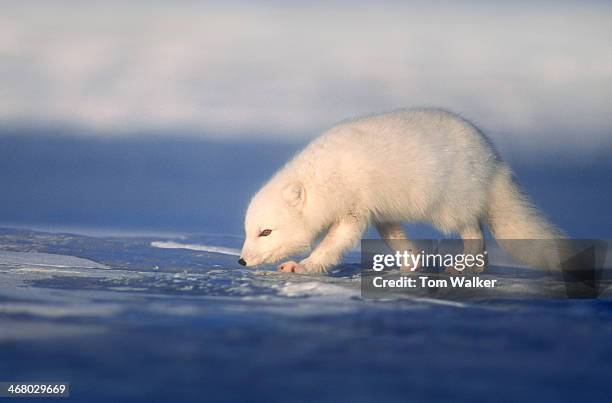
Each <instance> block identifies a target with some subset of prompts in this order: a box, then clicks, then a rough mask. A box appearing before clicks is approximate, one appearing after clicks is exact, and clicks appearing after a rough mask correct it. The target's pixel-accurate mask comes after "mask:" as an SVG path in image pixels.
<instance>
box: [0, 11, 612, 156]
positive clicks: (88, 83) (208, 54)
mask: <svg viewBox="0 0 612 403" xmlns="http://www.w3.org/2000/svg"><path fill="white" fill-rule="evenodd" d="M0 4H1V12H0V60H1V63H0V101H1V102H0V120H1V121H2V122H3V125H4V126H5V127H6V126H7V125H9V126H20V127H22V126H24V125H25V126H28V125H39V126H40V125H42V126H45V125H49V124H53V125H60V126H61V125H66V126H70V127H73V128H77V129H82V130H77V133H82V134H87V135H91V134H96V135H115V136H116V135H122V134H131V133H134V132H139V133H151V132H158V133H164V134H166V135H177V134H181V135H184V134H188V135H201V136H208V137H220V138H227V137H244V136H249V137H270V138H278V139H280V138H282V139H285V140H286V139H289V140H292V139H296V138H298V139H299V138H307V137H312V136H314V135H316V134H317V133H318V132H319V131H321V130H323V129H325V128H326V127H329V126H330V125H332V124H334V123H335V122H337V121H339V120H342V119H344V118H346V117H350V116H353V115H357V114H363V113H370V112H374V111H381V110H386V109H393V108H397V107H400V106H423V105H425V106H427V105H435V106H443V107H446V108H449V109H451V110H454V111H457V112H460V113H462V114H464V115H465V116H466V117H468V118H471V119H473V120H475V121H476V122H477V123H478V124H480V126H482V127H483V128H484V129H485V130H486V131H488V132H489V133H491V135H492V136H493V137H494V138H495V137H497V138H502V140H501V141H504V139H503V137H504V136H512V137H511V139H510V140H505V141H511V142H512V143H515V144H517V145H518V146H525V148H527V149H529V148H530V147H533V146H534V144H535V145H537V146H542V145H545V146H546V147H549V146H550V147H556V148H559V149H564V150H573V149H575V148H576V147H579V148H580V149H583V150H586V151H588V150H601V149H602V147H604V148H606V147H609V145H610V143H612V136H611V133H612V123H611V122H610V111H612V4H611V3H610V2H605V1H601V2H588V1H576V2H539V1H536V2H499V1H493V2H487V1H465V2H450V1H449V2H441V1H433V2H413V3H409V2H348V1H347V2H314V3H312V2H308V3H306V2H280V1H279V2H274V1H268V2H258V3H257V4H255V3H254V2H247V1H229V2H227V1H226V2H212V3H211V2H195V1H194V2H191V1H189V2H186V1H183V2H161V1H131V2H124V1H105V2H96V3H94V2H87V1H53V2H49V1H27V2H25V1H2V2H1V3H0ZM585 140H586V141H585Z"/></svg>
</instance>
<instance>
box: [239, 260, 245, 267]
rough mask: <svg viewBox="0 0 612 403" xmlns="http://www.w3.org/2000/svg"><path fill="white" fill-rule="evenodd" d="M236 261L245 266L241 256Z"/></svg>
mask: <svg viewBox="0 0 612 403" xmlns="http://www.w3.org/2000/svg"><path fill="white" fill-rule="evenodd" d="M238 263H240V264H241V265H243V266H246V262H245V261H244V259H243V258H240V259H238Z"/></svg>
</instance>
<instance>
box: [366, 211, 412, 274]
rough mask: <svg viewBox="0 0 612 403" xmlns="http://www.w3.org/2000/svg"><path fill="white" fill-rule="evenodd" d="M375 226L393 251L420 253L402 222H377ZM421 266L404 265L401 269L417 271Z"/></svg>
mask: <svg viewBox="0 0 612 403" xmlns="http://www.w3.org/2000/svg"><path fill="white" fill-rule="evenodd" d="M375 227H376V230H377V231H378V234H379V235H380V237H381V239H382V240H383V241H384V242H385V244H386V245H387V246H388V247H389V249H391V250H392V251H394V252H395V251H400V252H402V251H409V252H411V253H414V254H417V253H418V250H417V248H416V246H415V245H414V243H412V242H411V241H410V240H409V239H408V236H406V232H404V229H403V228H402V224H401V223H400V222H383V223H376V224H375ZM419 266H420V265H419ZM419 266H417V267H411V266H402V267H400V270H401V271H415V270H418V269H420V267H419Z"/></svg>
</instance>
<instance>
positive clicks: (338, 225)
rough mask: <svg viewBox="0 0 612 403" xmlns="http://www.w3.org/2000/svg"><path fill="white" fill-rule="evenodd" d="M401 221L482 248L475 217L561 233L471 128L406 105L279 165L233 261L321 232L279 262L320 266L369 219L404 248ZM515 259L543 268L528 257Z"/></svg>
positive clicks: (256, 257)
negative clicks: (302, 256)
mask: <svg viewBox="0 0 612 403" xmlns="http://www.w3.org/2000/svg"><path fill="white" fill-rule="evenodd" d="M402 221H420V222H426V223H430V224H431V225H433V226H434V227H435V228H437V229H439V230H440V231H441V232H443V233H445V234H451V233H455V234H458V235H459V236H460V237H461V238H462V239H463V240H464V244H465V245H467V244H468V242H467V241H469V244H470V245H471V249H472V250H471V251H470V252H471V253H479V252H482V248H483V247H484V239H483V232H482V224H483V223H486V224H488V226H489V228H490V230H491V233H492V234H493V235H494V237H495V238H496V239H498V240H500V241H501V240H504V239H558V238H560V237H562V234H561V232H560V231H558V230H557V229H555V228H554V227H553V226H552V225H551V224H549V223H548V222H547V221H546V219H544V218H543V217H542V215H541V214H540V213H539V212H538V211H537V210H536V209H535V208H534V207H533V205H532V204H531V203H530V202H529V201H528V199H527V198H526V197H525V196H524V195H523V193H522V192H521V190H520V189H519V188H518V186H517V184H516V183H515V182H514V181H513V179H512V173H511V171H510V169H509V167H508V166H507V165H506V164H505V163H504V162H503V161H502V160H501V159H500V158H499V156H498V154H497V153H496V151H495V150H494V149H493V146H492V144H491V143H490V141H489V140H488V139H487V138H486V137H485V136H484V135H483V134H482V133H481V132H480V130H479V129H478V128H476V126H474V125H473V124H471V123H470V122H468V121H467V120H465V119H463V118H461V117H459V116H458V115H455V114H453V113H450V112H447V111H444V110H440V109H404V110H398V111H394V112H390V113H384V114H379V115H373V116H367V117H362V118H357V119H354V120H350V121H346V122H344V123H341V124H339V125H337V126H335V127H333V128H332V129H330V130H328V131H327V132H325V133H324V134H322V135H321V136H320V137H318V138H317V139H315V140H314V141H313V142H312V143H310V144H309V145H308V146H307V147H306V148H305V149H304V150H303V151H302V152H300V153H299V154H298V155H296V156H295V157H294V158H293V159H292V160H291V161H289V162H288V163H287V164H286V165H285V166H284V167H283V168H282V169H281V170H280V171H278V172H277V173H276V174H275V175H274V176H273V177H272V179H271V180H270V181H269V182H268V183H267V184H266V185H265V186H263V187H262V188H261V189H260V190H259V192H258V193H257V194H256V195H255V196H254V197H253V199H252V200H251V203H250V205H249V207H248V210H247V213H246V217H245V235H246V238H245V242H244V245H243V248H242V253H241V256H240V259H239V263H240V264H242V265H245V266H256V265H259V264H262V263H273V262H277V261H279V260H281V259H285V258H286V257H288V256H291V255H295V254H299V253H303V252H306V251H307V250H309V249H310V247H311V245H312V244H313V243H314V242H315V240H317V239H318V238H319V237H320V236H321V235H323V233H324V232H327V233H326V234H325V236H324V237H323V238H322V240H321V241H320V242H319V243H318V245H317V246H316V247H315V248H314V250H313V251H312V252H311V253H310V256H308V257H307V258H305V259H304V260H302V261H300V262H299V263H296V262H293V261H288V262H286V263H283V264H281V265H280V266H279V267H278V270H279V271H285V272H294V273H321V272H325V271H327V269H328V268H330V267H332V266H334V265H336V264H338V263H339V262H340V259H341V257H342V254H343V252H344V251H346V250H347V249H349V248H351V247H353V246H354V245H355V244H356V243H357V241H358V240H359V239H360V238H361V235H362V234H363V232H364V231H365V229H366V228H367V227H368V225H370V224H372V225H374V226H375V227H376V229H377V231H378V233H379V234H380V236H381V238H383V239H384V240H386V242H387V243H388V244H389V246H391V247H392V248H396V249H397V244H394V243H393V242H394V241H395V242H399V241H400V240H404V241H401V242H405V243H406V245H410V243H409V242H410V241H408V240H407V237H406V234H405V233H404V231H403V229H402V226H401V222H402ZM500 243H501V245H502V247H506V248H509V249H511V248H512V247H511V246H508V245H504V243H503V242H500ZM508 252H510V253H511V254H514V255H516V254H520V253H513V251H512V250H508ZM514 252H516V251H514ZM515 257H517V258H518V260H522V261H524V262H525V263H528V264H530V265H533V266H546V265H547V262H545V261H542V257H540V256H536V255H533V254H532V255H530V256H515Z"/></svg>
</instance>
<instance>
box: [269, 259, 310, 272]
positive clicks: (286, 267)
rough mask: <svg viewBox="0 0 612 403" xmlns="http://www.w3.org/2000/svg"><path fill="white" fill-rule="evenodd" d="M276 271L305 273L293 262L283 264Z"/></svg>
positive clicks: (299, 265)
mask: <svg viewBox="0 0 612 403" xmlns="http://www.w3.org/2000/svg"><path fill="white" fill-rule="evenodd" d="M276 271H280V272H282V273H305V272H306V268H305V267H304V266H303V265H301V264H299V263H297V262H294V261H293V260H290V261H288V262H285V263H283V264H281V265H280V266H278V267H277V268H276Z"/></svg>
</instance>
